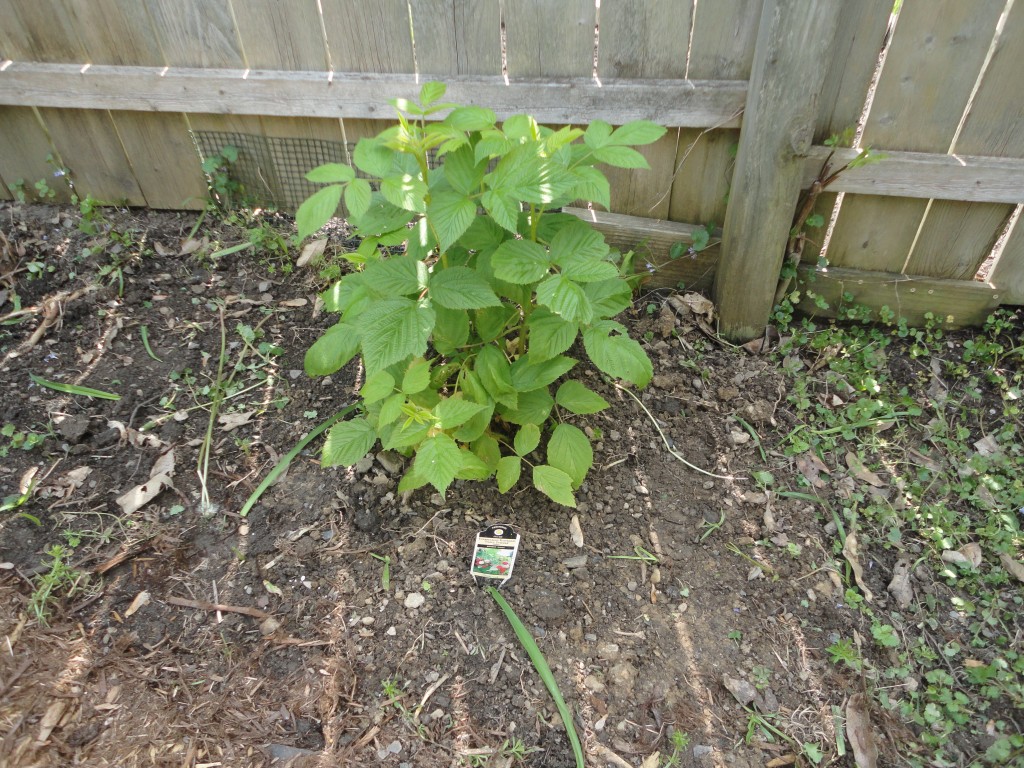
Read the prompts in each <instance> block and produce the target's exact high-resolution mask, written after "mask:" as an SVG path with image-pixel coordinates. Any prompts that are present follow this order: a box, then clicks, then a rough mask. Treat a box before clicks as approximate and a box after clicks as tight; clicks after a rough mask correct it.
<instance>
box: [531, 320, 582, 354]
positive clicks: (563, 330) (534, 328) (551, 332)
mask: <svg viewBox="0 0 1024 768" xmlns="http://www.w3.org/2000/svg"><path fill="white" fill-rule="evenodd" d="M578 333H579V326H578V325H577V324H576V323H570V322H569V321H568V320H566V319H565V318H563V317H560V316H559V315H556V314H555V313H554V312H551V311H550V310H548V309H546V308H544V307H537V308H536V309H535V310H534V311H533V313H532V314H531V315H530V335H529V341H528V350H529V353H530V357H531V358H532V359H534V360H548V359H550V358H552V357H554V356H555V355H560V354H561V353H562V352H565V350H567V349H568V348H569V347H571V346H572V344H573V342H574V341H576V336H577V334H578Z"/></svg>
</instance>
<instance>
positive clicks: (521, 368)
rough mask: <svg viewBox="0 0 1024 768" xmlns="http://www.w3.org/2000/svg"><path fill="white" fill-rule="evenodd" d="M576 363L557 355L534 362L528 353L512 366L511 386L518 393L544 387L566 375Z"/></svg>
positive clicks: (569, 358)
mask: <svg viewBox="0 0 1024 768" xmlns="http://www.w3.org/2000/svg"><path fill="white" fill-rule="evenodd" d="M574 365H576V361H575V360H573V359H572V358H571V357H564V356H562V355H557V356H556V357H551V358H548V359H547V360H535V359H534V358H533V357H532V356H531V355H530V353H529V352H527V353H526V354H525V355H523V356H522V357H520V358H519V359H518V360H516V361H515V362H514V363H513V364H512V386H513V387H515V388H516V389H517V390H519V391H520V392H529V391H531V390H534V389H538V388H540V387H546V386H547V385H548V384H550V383H551V382H553V381H555V379H557V378H559V377H560V376H562V375H563V374H565V373H567V372H568V371H569V370H570V369H571V368H572V367H573V366H574Z"/></svg>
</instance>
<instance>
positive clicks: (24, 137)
mask: <svg viewBox="0 0 1024 768" xmlns="http://www.w3.org/2000/svg"><path fill="white" fill-rule="evenodd" d="M0 146H2V147H3V151H2V152H0V176H3V177H4V178H5V179H6V180H7V186H8V187H9V188H10V190H11V192H12V193H14V194H16V193H17V192H18V191H19V190H20V191H23V192H24V193H25V197H26V198H27V199H29V200H35V199H36V197H37V196H36V191H35V183H36V182H37V181H39V180H43V181H45V182H46V183H47V185H48V186H49V187H50V188H51V189H52V190H53V191H54V193H55V197H53V198H52V200H51V201H50V202H57V203H66V202H68V201H69V200H70V199H71V197H70V190H68V188H67V185H66V184H64V183H56V184H55V183H54V178H53V167H52V166H51V165H50V164H49V163H47V162H46V156H47V155H50V154H54V153H55V150H54V149H53V146H52V145H51V144H50V139H49V138H48V137H47V135H46V130H45V129H44V128H43V124H42V123H41V122H40V120H39V116H38V115H37V113H36V111H35V110H34V109H33V108H32V107H0ZM58 162H59V160H58Z"/></svg>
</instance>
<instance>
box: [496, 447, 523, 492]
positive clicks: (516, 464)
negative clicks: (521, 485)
mask: <svg viewBox="0 0 1024 768" xmlns="http://www.w3.org/2000/svg"><path fill="white" fill-rule="evenodd" d="M522 472H523V462H522V459H520V458H519V457H518V456H502V457H501V458H500V459H498V471H497V473H496V477H495V479H496V480H497V481H498V491H499V492H501V493H506V492H508V490H509V489H510V488H512V486H514V485H515V484H516V483H518V482H519V476H520V475H521V474H522Z"/></svg>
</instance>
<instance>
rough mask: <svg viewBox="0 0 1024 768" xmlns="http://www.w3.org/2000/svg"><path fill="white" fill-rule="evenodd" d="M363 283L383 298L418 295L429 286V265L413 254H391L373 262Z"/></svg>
mask: <svg viewBox="0 0 1024 768" xmlns="http://www.w3.org/2000/svg"><path fill="white" fill-rule="evenodd" d="M363 276H364V277H363V280H362V283H363V285H364V286H366V287H367V289H368V290H370V292H372V293H373V294H375V295H377V296H379V297H381V298H392V297H394V296H411V295H414V294H415V295H418V294H419V293H421V292H422V291H423V289H424V288H426V286H427V265H426V264H424V263H423V262H422V261H420V260H419V259H417V258H415V257H413V256H390V257H388V258H386V259H382V260H380V261H375V262H371V263H370V264H367V265H366V269H365V270H363Z"/></svg>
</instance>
